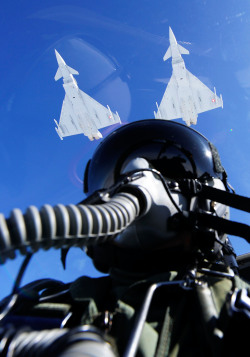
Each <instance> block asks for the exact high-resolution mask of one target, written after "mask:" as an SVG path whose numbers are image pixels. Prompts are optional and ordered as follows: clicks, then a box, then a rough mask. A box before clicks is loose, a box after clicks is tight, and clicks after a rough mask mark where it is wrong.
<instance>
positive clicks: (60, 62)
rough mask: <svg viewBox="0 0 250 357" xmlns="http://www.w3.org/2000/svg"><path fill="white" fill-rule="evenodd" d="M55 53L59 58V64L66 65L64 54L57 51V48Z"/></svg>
mask: <svg viewBox="0 0 250 357" xmlns="http://www.w3.org/2000/svg"><path fill="white" fill-rule="evenodd" d="M55 54H56V59H57V62H58V65H59V66H60V65H61V64H64V65H65V62H64V60H63V58H62V56H61V55H60V54H59V53H58V52H57V50H56V49H55Z"/></svg>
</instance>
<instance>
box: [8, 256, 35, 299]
mask: <svg viewBox="0 0 250 357" xmlns="http://www.w3.org/2000/svg"><path fill="white" fill-rule="evenodd" d="M31 257H32V253H31V252H29V253H28V254H27V255H26V257H25V258H24V260H23V262H22V264H21V267H20V269H19V271H18V274H17V277H16V280H15V282H14V285H13V288H12V292H11V295H14V294H16V293H18V291H19V289H20V284H21V281H22V278H23V275H24V272H25V270H26V268H27V266H28V264H29V262H30V259H31Z"/></svg>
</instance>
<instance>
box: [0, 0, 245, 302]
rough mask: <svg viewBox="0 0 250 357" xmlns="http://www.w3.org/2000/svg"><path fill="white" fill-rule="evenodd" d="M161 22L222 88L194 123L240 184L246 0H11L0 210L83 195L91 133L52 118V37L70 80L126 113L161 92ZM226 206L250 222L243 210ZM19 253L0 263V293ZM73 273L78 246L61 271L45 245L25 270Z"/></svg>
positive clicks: (145, 107)
mask: <svg viewBox="0 0 250 357" xmlns="http://www.w3.org/2000/svg"><path fill="white" fill-rule="evenodd" d="M169 26H171V28H172V29H173V31H174V34H175V36H176V38H177V40H178V41H179V43H180V44H181V45H182V46H184V47H186V48H187V49H188V50H189V51H190V55H189V56H183V58H184V60H185V64H186V67H187V68H188V70H189V71H190V72H192V73H193V74H194V75H195V76H197V77H198V78H200V79H201V80H202V81H203V82H204V83H205V84H206V85H208V86H209V87H210V88H211V89H213V87H214V86H216V89H217V93H218V94H220V93H222V95H223V100H224V109H223V110H222V109H216V110H213V111H210V112H206V113H204V114H200V115H199V117H198V124H197V125H196V127H194V128H195V129H196V130H198V131H199V132H201V133H202V134H203V135H205V136H206V137H207V138H208V139H209V140H211V141H212V142H213V143H214V144H215V145H216V146H217V148H218V150H219V152H220V156H221V159H222V163H223V165H224V167H225V168H226V170H227V173H228V176H229V182H230V183H231V184H232V186H233V187H234V188H235V189H236V191H237V193H238V194H241V195H245V196H250V185H249V181H250V169H249V153H250V142H249V135H250V62H249V58H250V38H249V33H250V3H249V2H247V1H245V0H237V1H236V0H221V1H217V0H209V1H208V0H207V1H205V0H204V1H201V0H197V1H196V0H191V1H181V0H168V1H166V0H164V1H163V0H154V1H148V0H136V1H135V0H134V1H126V2H125V1H121V0H105V1H101V0H92V1H91V2H90V1H87V0H82V1H76V0H71V1H57V0H54V1H53V4H52V2H51V1H48V0H44V1H32V2H31V1H27V0H23V1H17V0H12V1H9V2H8V3H7V2H5V3H4V4H2V6H1V13H0V33H1V56H0V68H1V82H0V123H1V130H0V159H1V179H0V197H1V200H0V212H2V213H3V214H5V215H6V216H8V215H9V213H10V211H11V210H12V209H13V208H20V209H21V210H22V211H25V210H26V208H27V207H28V206H29V205H36V206H38V207H41V206H42V205H43V204H45V203H48V204H51V205H55V204H57V203H63V204H69V203H77V202H79V201H81V200H82V199H83V198H84V194H83V191H82V177H83V172H84V168H85V165H86V162H87V161H88V159H89V158H91V156H92V153H93V151H94V150H95V148H96V146H97V145H98V142H90V141H89V140H88V139H87V138H86V137H84V136H83V135H78V136H73V137H69V138H65V139H64V140H63V141H61V140H60V139H59V137H58V136H57V134H56V132H55V130H54V121H53V119H54V118H55V119H57V120H59V117H60V111H61V106H62V101H63V98H64V91H63V88H62V81H58V82H55V81H54V75H55V73H56V71H57V62H56V58H55V55H54V49H55V48H56V49H57V50H58V52H59V53H60V54H61V55H62V57H63V58H64V60H65V61H66V63H67V64H68V65H69V66H71V67H73V68H75V69H76V70H77V71H79V73H80V75H79V76H77V77H76V80H77V82H78V85H79V87H80V88H81V89H82V90H83V91H85V92H87V93H88V94H89V95H91V96H92V97H94V98H95V99H96V100H98V101H99V102H100V103H102V104H104V105H107V104H108V105H109V106H110V107H111V109H112V111H116V110H117V111H118V113H119V115H120V117H121V120H122V122H123V123H127V122H132V121H135V120H139V119H147V118H152V117H153V111H154V110H155V102H156V101H158V102H160V100H161V98H162V96H163V93H164V91H165V88H166V85H167V82H168V80H169V78H170V77H171V73H172V68H171V61H170V60H168V61H167V62H163V60H162V58H163V56H164V54H165V52H166V50H167V48H168V46H169V40H168V29H169ZM110 131H111V129H104V130H102V134H103V136H105V135H107V134H108V133H109V132H110ZM231 218H232V219H233V220H236V221H240V222H244V223H247V224H250V220H249V217H248V215H244V214H242V213H241V212H237V211H232V213H231ZM233 244H234V247H235V249H236V251H237V253H238V254H242V253H245V252H248V251H249V247H248V245H247V244H246V243H245V242H244V241H243V240H242V239H239V238H234V239H233ZM21 260H22V258H20V257H19V256H18V257H17V259H15V260H13V261H9V262H7V263H6V264H5V265H4V266H2V267H0V281H1V284H2V285H1V286H2V287H3V286H4V287H3V288H2V292H1V294H0V295H1V296H3V295H5V294H6V293H8V292H9V289H10V286H11V284H12V283H13V277H15V275H16V273H17V271H18V267H19V265H20V263H21ZM82 274H87V275H91V276H94V275H96V274H97V272H96V271H95V270H94V268H93V267H92V264H91V261H90V260H89V259H88V258H87V257H86V255H85V254H84V253H83V252H82V251H81V250H80V249H72V250H71V252H70V253H69V256H68V259H67V270H66V271H65V272H64V271H63V270H62V268H61V264H60V259H59V251H55V250H51V251H48V252H39V253H37V254H35V255H34V257H33V258H32V261H31V263H30V266H29V268H28V270H27V272H26V275H25V279H24V282H27V281H30V280H33V279H37V278H42V277H52V278H56V279H61V280H63V281H70V280H72V279H74V278H76V277H77V276H80V275H82Z"/></svg>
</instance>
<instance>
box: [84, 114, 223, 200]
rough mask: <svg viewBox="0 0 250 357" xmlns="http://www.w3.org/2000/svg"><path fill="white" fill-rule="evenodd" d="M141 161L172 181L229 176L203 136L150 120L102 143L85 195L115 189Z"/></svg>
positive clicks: (90, 168) (89, 169) (170, 123)
mask: <svg viewBox="0 0 250 357" xmlns="http://www.w3.org/2000/svg"><path fill="white" fill-rule="evenodd" d="M137 157H141V158H145V159H146V160H147V161H148V162H149V164H150V165H151V166H152V167H153V168H155V169H157V170H158V171H160V172H161V173H162V175H163V176H165V177H166V178H170V179H171V178H172V179H181V178H190V179H200V180H205V179H209V178H218V179H220V180H222V179H223V175H224V172H225V171H224V168H223V167H222V165H221V162H220V158H219V155H218V152H217V150H216V148H215V147H214V145H213V144H211V143H210V142H209V141H208V140H207V139H206V138H205V137H204V136H203V135H201V134H200V133H198V132H197V131H195V130H193V129H191V128H189V127H187V126H185V125H182V124H179V123H176V122H173V121H166V120H159V119H147V120H141V121H136V122H133V123H130V124H127V125H124V126H122V127H120V128H119V129H117V130H115V131H113V132H112V133H111V134H110V135H109V136H108V137H106V138H105V139H104V140H103V141H102V142H101V143H100V145H99V146H98V148H97V150H96V152H95V153H94V155H93V158H92V160H91V161H90V162H89V164H88V165H87V168H86V171H85V180H84V184H85V185H84V191H85V193H88V194H91V193H93V192H94V191H96V190H99V189H103V188H109V187H110V186H112V185H113V184H114V183H116V182H117V181H118V180H119V178H120V177H121V174H122V173H123V170H124V168H125V167H126V165H127V164H128V163H129V162H130V161H131V160H133V159H135V158H137Z"/></svg>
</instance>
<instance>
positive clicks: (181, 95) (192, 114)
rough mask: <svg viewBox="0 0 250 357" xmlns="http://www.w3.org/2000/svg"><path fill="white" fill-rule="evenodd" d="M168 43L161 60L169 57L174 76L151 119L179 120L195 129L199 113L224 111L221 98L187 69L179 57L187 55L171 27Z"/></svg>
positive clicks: (187, 52)
mask: <svg viewBox="0 0 250 357" xmlns="http://www.w3.org/2000/svg"><path fill="white" fill-rule="evenodd" d="M169 41H170V46H169V48H168V50H167V52H166V54H165V56H164V57H163V60H164V61H166V60H167V59H168V58H170V57H172V67H173V73H172V77H171V78H170V81H169V83H168V86H167V89H166V91H165V93H164V95H163V98H162V101H161V103H160V106H158V104H157V103H156V106H157V112H154V115H155V118H156V119H166V120H171V119H177V118H182V119H183V120H184V122H185V123H186V124H187V125H188V126H190V125H191V124H194V125H195V124H196V123H197V117H198V114H199V113H202V112H206V111H208V110H211V109H215V108H218V107H221V108H223V101H222V96H221V95H220V97H218V96H217V95H216V90H215V88H214V92H212V91H211V90H210V89H209V88H208V87H207V86H205V84H204V83H202V82H201V81H200V80H199V79H198V78H197V77H195V76H194V75H193V74H192V73H190V72H189V71H188V70H187V69H186V67H185V63H184V61H183V58H182V57H181V55H182V54H185V55H188V54H189V51H188V50H187V49H185V48H184V47H182V46H181V45H179V44H178V43H177V41H176V38H175V36H174V33H173V31H172V29H171V27H169Z"/></svg>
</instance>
